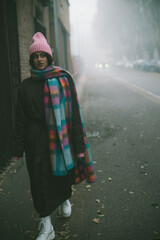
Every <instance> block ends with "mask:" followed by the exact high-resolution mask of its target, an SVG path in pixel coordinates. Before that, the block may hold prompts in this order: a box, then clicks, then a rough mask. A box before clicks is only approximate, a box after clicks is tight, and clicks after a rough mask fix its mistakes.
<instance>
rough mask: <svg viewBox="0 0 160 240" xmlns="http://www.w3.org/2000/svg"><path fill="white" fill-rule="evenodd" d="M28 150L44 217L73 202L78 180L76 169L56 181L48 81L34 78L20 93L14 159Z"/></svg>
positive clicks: (34, 190) (36, 202)
mask: <svg viewBox="0 0 160 240" xmlns="http://www.w3.org/2000/svg"><path fill="white" fill-rule="evenodd" d="M24 150H25V154H26V163H27V169H28V172H29V176H30V184H31V193H32V197H33V203H34V206H35V209H36V211H37V212H38V213H39V215H40V216H41V217H44V216H47V215H49V214H50V213H51V212H52V211H53V210H55V209H56V208H57V207H58V206H59V205H60V204H61V203H63V202H64V201H65V200H66V199H68V198H70V196H71V185H72V184H73V183H74V180H75V176H74V169H72V170H71V171H70V172H69V173H68V175H67V176H63V177H55V176H53V174H52V172H51V165H50V156H49V138H48V131H47V125H46V120H45V109H44V81H34V80H33V79H32V78H27V79H25V80H24V81H23V82H22V83H21V86H20V89H19V95H18V102H17V114H16V121H15V135H14V143H13V156H15V157H21V156H22V155H23V152H24Z"/></svg>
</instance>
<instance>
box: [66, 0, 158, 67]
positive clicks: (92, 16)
mask: <svg viewBox="0 0 160 240" xmlns="http://www.w3.org/2000/svg"><path fill="white" fill-rule="evenodd" d="M70 24H71V53H72V56H74V57H75V56H76V57H77V58H78V59H80V61H81V62H83V64H84V65H85V66H88V64H89V65H94V64H96V63H97V62H107V63H110V64H113V63H116V62H118V61H123V62H127V61H128V62H133V61H136V60H138V59H145V60H153V59H154V60H158V59H160V41H159V39H160V28H159V25H160V1H159V0H135V1H129V0H121V1H119V0H114V1H113V0H87V1H85V0H70Z"/></svg>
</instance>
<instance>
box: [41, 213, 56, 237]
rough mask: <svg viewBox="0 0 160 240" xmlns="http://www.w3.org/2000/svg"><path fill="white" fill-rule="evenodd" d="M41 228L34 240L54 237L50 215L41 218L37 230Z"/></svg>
mask: <svg viewBox="0 0 160 240" xmlns="http://www.w3.org/2000/svg"><path fill="white" fill-rule="evenodd" d="M40 229H41V231H40V233H39V236H38V237H37V238H36V240H52V239H54V238H55V232H54V229H53V226H52V223H51V217H50V216H48V217H44V218H41V221H40V223H39V230H40Z"/></svg>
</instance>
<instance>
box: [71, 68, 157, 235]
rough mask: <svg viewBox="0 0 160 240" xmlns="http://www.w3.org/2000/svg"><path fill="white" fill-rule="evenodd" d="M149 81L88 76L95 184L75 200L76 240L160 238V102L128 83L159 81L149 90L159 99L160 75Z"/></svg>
mask: <svg viewBox="0 0 160 240" xmlns="http://www.w3.org/2000/svg"><path fill="white" fill-rule="evenodd" d="M131 74H132V75H131ZM115 75H116V77H115ZM117 75H118V76H117ZM152 75H154V74H152ZM108 76H109V77H108ZM142 76H143V78H142ZM149 76H151V74H148V73H138V72H134V71H128V70H127V71H126V72H125V71H124V70H118V69H117V70H116V71H110V72H109V73H108V72H107V73H106V72H101V73H100V72H99V73H97V75H96V76H93V75H92V76H88V77H87V81H86V84H85V87H84V91H83V95H82V98H81V103H82V104H81V105H82V109H83V114H84V120H85V123H86V129H87V132H88V137H89V143H90V147H91V151H92V155H93V159H94V162H95V169H96V173H97V182H96V183H95V184H92V185H90V186H89V185H87V184H82V185H80V186H78V187H76V190H77V191H76V192H75V197H74V196H73V203H74V206H75V205H76V206H77V207H78V209H79V210H78V209H77V208H76V206H75V211H74V206H73V216H72V218H71V220H70V228H71V232H72V233H73V232H75V234H76V232H78V233H79V237H77V239H78V240H81V239H82V240H87V239H90V240H91V239H92V240H97V239H103V240H106V239H109V240H153V239H160V208H159V207H160V174H159V169H160V124H159V123H160V101H158V99H157V98H155V97H153V96H152V97H151V96H150V95H149V94H148V93H147V91H146V92H144V91H143V90H140V89H138V90H137V89H136V88H135V87H134V86H132V84H128V83H126V81H127V82H129V83H134V84H137V82H136V81H137V80H138V79H136V77H137V78H138V77H139V79H141V80H142V81H141V82H140V83H139V84H141V85H140V86H141V88H142V87H143V88H146V85H142V83H143V82H145V83H146V81H148V84H147V86H149V85H150V84H151V83H149V81H150V80H152V85H154V84H153V82H154V81H156V83H157V80H159V84H157V85H156V84H155V86H152V89H148V88H146V90H148V91H153V89H155V90H157V92H156V94H158V87H159V90H160V75H158V74H155V76H156V77H155V78H154V79H153V78H152V79H150V78H149ZM120 77H121V78H120ZM146 79H147V80H146ZM149 79H150V80H149ZM121 80H125V81H124V82H123V81H121ZM133 80H134V81H135V82H132V81H133ZM154 93H155V92H154ZM75 219H76V220H75ZM92 220H94V222H95V223H94V222H92ZM96 222H99V223H96Z"/></svg>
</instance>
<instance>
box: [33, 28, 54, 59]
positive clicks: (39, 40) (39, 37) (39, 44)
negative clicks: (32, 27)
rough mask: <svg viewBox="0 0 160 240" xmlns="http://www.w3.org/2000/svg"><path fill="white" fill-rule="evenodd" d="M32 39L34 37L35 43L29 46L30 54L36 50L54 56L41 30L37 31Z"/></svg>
mask: <svg viewBox="0 0 160 240" xmlns="http://www.w3.org/2000/svg"><path fill="white" fill-rule="evenodd" d="M32 39H33V43H32V45H31V46H30V48H29V55H30V56H31V55H32V53H35V52H45V53H48V54H49V55H50V56H51V57H52V56H53V55H52V52H51V48H50V46H49V45H48V43H47V40H46V38H45V37H44V35H43V34H42V33H41V32H37V33H35V34H34V36H33V38H32Z"/></svg>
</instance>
